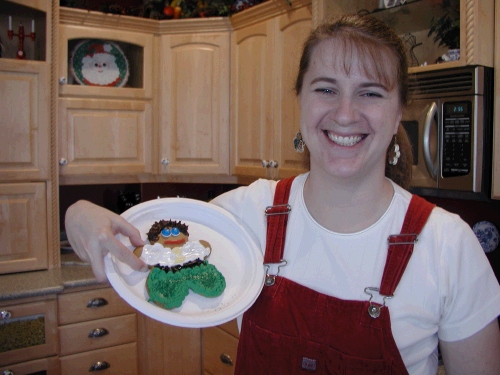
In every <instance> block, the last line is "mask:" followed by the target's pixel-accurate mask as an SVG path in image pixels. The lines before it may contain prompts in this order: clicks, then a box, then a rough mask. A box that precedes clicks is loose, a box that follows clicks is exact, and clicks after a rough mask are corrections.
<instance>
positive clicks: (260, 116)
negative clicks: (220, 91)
mask: <svg viewBox="0 0 500 375" xmlns="http://www.w3.org/2000/svg"><path fill="white" fill-rule="evenodd" d="M273 25H274V24H273V20H267V21H263V22H259V23H256V24H253V25H250V26H247V27H244V28H241V29H238V30H235V31H234V32H233V33H232V35H231V65H232V66H231V110H232V112H231V130H232V133H233V134H232V145H233V147H232V153H233V158H232V164H233V165H232V170H233V173H234V174H236V175H243V176H253V177H269V176H268V174H269V169H268V168H266V167H267V166H268V162H269V160H270V159H271V158H272V136H273V107H272V103H271V100H272V89H273V88H274V84H273V82H274V81H273V76H272V73H273V72H272V66H273V64H272V59H273V37H272V35H273V31H274V30H273Z"/></svg>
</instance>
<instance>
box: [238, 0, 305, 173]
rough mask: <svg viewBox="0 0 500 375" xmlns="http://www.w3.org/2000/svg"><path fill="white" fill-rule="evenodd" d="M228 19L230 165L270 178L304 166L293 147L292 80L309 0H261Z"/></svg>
mask: <svg viewBox="0 0 500 375" xmlns="http://www.w3.org/2000/svg"><path fill="white" fill-rule="evenodd" d="M232 23H233V27H234V29H235V30H234V31H233V33H232V35H231V56H232V58H231V109H232V113H231V124H232V125H231V131H232V171H233V173H234V174H236V175H239V176H250V177H267V178H276V179H277V178H283V177H287V176H290V175H296V174H299V173H301V172H303V171H306V170H307V169H308V158H307V154H297V153H295V152H294V148H293V138H294V136H295V134H296V133H297V132H298V131H299V125H300V122H299V108H298V101H297V98H296V96H295V92H294V83H295V82H294V80H295V75H296V73H297V69H298V63H299V59H300V54H301V50H302V45H303V42H304V40H305V38H306V37H307V35H308V34H309V32H310V31H311V25H312V10H311V7H310V3H308V2H300V1H296V2H293V6H292V7H290V6H289V5H287V3H286V2H282V3H281V2H279V3H278V2H269V3H263V4H261V5H258V6H255V7H254V8H252V9H250V10H248V11H245V12H243V13H240V14H236V15H234V16H233V17H232Z"/></svg>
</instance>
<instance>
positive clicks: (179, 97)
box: [58, 8, 231, 184]
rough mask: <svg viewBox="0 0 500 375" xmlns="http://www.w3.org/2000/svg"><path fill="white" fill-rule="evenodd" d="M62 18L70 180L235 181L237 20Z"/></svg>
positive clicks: (64, 13)
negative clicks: (232, 136) (232, 123)
mask: <svg viewBox="0 0 500 375" xmlns="http://www.w3.org/2000/svg"><path fill="white" fill-rule="evenodd" d="M60 14H61V15H60V26H59V107H58V112H59V113H58V118H59V124H58V135H59V147H58V158H59V164H60V166H59V174H60V181H61V183H63V184H71V183H81V182H84V183H90V182H93V183H101V182H107V181H109V180H110V179H112V180H113V181H114V182H117V181H118V182H130V181H141V182H159V181H166V180H169V179H170V180H175V179H176V177H170V176H178V175H184V176H206V177H207V178H209V176H223V175H225V176H228V175H229V81H230V77H229V71H230V53H229V41H230V29H231V26H230V23H229V21H228V19H227V18H223V17H218V18H216V19H208V18H207V19H182V20H168V21H158V20H151V19H144V18H139V17H129V16H119V15H111V14H103V13H100V12H88V11H84V10H78V9H70V8H61V11H60Z"/></svg>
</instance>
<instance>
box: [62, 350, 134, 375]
mask: <svg viewBox="0 0 500 375" xmlns="http://www.w3.org/2000/svg"><path fill="white" fill-rule="evenodd" d="M59 360H60V361H61V375H83V374H88V373H89V372H92V370H91V368H93V367H94V366H98V365H99V364H101V365H102V367H107V368H106V369H102V370H99V371H98V373H99V374H103V375H137V374H138V371H137V345H136V343H135V342H134V343H130V344H125V345H120V346H113V347H111V348H106V349H99V350H93V351H90V352H85V353H79V354H73V355H68V356H65V357H60V358H59ZM94 371H95V370H94Z"/></svg>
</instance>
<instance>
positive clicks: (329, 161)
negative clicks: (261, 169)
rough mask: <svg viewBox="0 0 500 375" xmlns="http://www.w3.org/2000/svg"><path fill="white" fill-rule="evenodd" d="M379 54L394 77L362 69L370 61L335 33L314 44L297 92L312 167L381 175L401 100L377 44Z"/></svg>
mask: <svg viewBox="0 0 500 375" xmlns="http://www.w3.org/2000/svg"><path fill="white" fill-rule="evenodd" d="M346 53H347V55H346ZM346 56H348V57H346ZM379 57H380V59H383V60H382V61H383V62H384V63H386V64H387V69H392V70H388V73H389V74H390V75H389V76H390V77H394V79H393V81H394V82H392V83H387V82H382V81H383V80H381V79H379V78H377V74H369V73H368V74H367V72H374V66H373V64H371V62H370V61H367V59H364V60H363V59H362V58H360V57H359V54H358V53H357V52H356V51H351V50H350V51H346V50H345V48H343V47H342V44H340V43H339V42H338V40H336V39H328V40H324V41H322V42H320V43H319V44H318V45H317V46H316V48H315V49H314V51H313V53H312V56H311V60H310V65H309V69H308V70H307V72H306V74H305V75H304V80H303V86H302V90H301V92H300V94H299V102H300V108H301V132H302V136H303V138H304V141H305V143H306V145H307V147H308V149H309V152H310V155H311V172H314V173H317V171H323V172H325V173H328V174H329V175H331V176H334V177H340V178H356V179H359V178H367V176H370V175H374V174H375V175H377V174H378V173H381V175H382V176H383V175H384V171H385V163H386V150H387V147H388V146H389V143H390V141H391V139H392V137H393V135H394V134H395V133H396V132H397V128H398V125H399V122H400V120H401V105H400V100H399V96H398V86H397V84H396V73H395V72H396V65H395V63H394V58H391V56H390V55H389V53H388V52H384V51H382V50H381V51H380V54H379ZM345 61H347V62H348V63H349V66H350V68H349V72H348V73H347V69H345V65H344V62H345ZM392 72H394V73H392Z"/></svg>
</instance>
